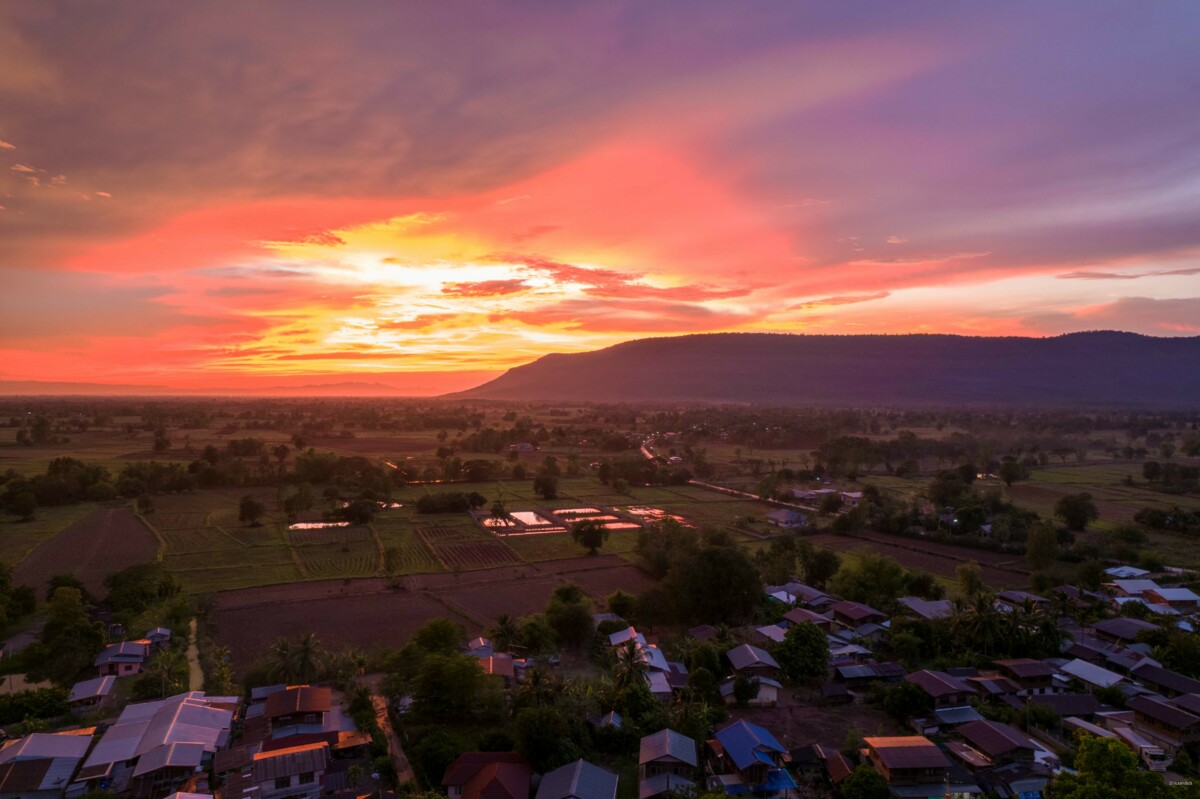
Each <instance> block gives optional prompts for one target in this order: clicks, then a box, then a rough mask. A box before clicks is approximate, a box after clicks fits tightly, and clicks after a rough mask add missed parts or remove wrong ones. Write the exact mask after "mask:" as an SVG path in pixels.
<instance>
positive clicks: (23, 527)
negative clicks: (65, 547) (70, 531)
mask: <svg viewBox="0 0 1200 799" xmlns="http://www.w3.org/2000/svg"><path fill="white" fill-rule="evenodd" d="M95 507H96V506H95V505H92V504H90V503H88V504H82V505H64V506H62V507H56V508H38V510H37V514H36V515H35V516H34V518H33V520H32V521H28V522H18V521H9V520H6V521H5V522H3V523H0V553H3V560H4V562H5V563H8V564H9V565H10V566H15V565H16V564H18V563H20V562H21V561H23V560H25V558H26V557H28V555H29V553H31V552H33V550H34V549H36V548H37V547H38V546H39V545H40V544H42V543H43V542H45V541H47V540H49V539H51V538H53V537H54V536H56V535H58V534H59V533H60V532H62V531H63V530H64V529H66V528H67V527H69V526H70V525H72V524H74V523H75V522H78V521H79V520H80V519H83V518H84V517H85V516H87V515H88V514H89V513H91V512H92V511H93V510H94V509H95Z"/></svg>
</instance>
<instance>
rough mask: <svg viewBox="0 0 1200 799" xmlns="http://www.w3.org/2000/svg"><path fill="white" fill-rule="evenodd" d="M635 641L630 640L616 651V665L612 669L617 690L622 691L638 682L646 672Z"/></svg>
mask: <svg viewBox="0 0 1200 799" xmlns="http://www.w3.org/2000/svg"><path fill="white" fill-rule="evenodd" d="M641 655H642V653H641V651H640V650H639V649H638V645H637V641H635V640H633V639H632V638H631V639H629V640H628V641H626V642H625V643H624V644H622V645H621V646H620V648H619V649H617V663H616V665H615V666H614V667H613V682H614V683H615V684H616V687H617V690H618V691H620V690H623V689H625V688H628V687H629V686H630V685H633V683H634V681H635V680H640V679H641V678H642V675H643V674H644V673H645V672H646V661H644V660H642V657H641Z"/></svg>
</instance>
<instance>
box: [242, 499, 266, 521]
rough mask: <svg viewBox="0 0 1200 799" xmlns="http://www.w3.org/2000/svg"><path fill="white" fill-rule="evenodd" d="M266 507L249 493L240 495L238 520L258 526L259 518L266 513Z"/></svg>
mask: <svg viewBox="0 0 1200 799" xmlns="http://www.w3.org/2000/svg"><path fill="white" fill-rule="evenodd" d="M266 511H267V508H266V506H265V505H263V504H262V503H261V502H259V501H258V500H257V499H255V498H254V497H253V496H251V495H250V494H247V495H246V496H244V497H242V500H241V502H239V503H238V521H239V522H246V523H247V524H248V525H250V526H251V527H258V525H259V520H260V519H262V515H263V514H264V513H266Z"/></svg>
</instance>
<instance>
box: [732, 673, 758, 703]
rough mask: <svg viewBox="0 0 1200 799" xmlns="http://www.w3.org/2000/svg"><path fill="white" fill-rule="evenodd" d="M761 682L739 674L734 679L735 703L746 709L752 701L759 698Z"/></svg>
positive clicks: (755, 678)
mask: <svg viewBox="0 0 1200 799" xmlns="http://www.w3.org/2000/svg"><path fill="white" fill-rule="evenodd" d="M758 688H759V682H758V678H757V677H747V676H746V675H744V674H739V675H738V676H737V677H734V678H733V702H734V704H736V705H737V706H738V707H746V706H747V705H748V704H750V701H751V700H753V699H755V698H757V697H758Z"/></svg>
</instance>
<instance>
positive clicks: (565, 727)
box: [516, 706, 579, 772]
mask: <svg viewBox="0 0 1200 799" xmlns="http://www.w3.org/2000/svg"><path fill="white" fill-rule="evenodd" d="M516 733H517V734H516V739H517V740H516V743H517V751H518V752H520V753H521V754H522V755H524V756H525V759H526V760H528V761H529V762H530V764H532V765H533V767H534V769H536V770H537V771H540V772H548V771H550V770H551V769H554V768H557V767H558V766H561V765H563V764H565V763H569V762H571V761H572V760H574V759H576V758H577V757H579V749H578V747H577V746H576V745H575V744H574V742H573V741H572V739H571V728H570V725H569V723H568V721H567V719H566V718H565V717H564V716H563V714H562V712H561V711H560V710H559V709H558V708H556V707H547V706H543V707H527V708H525V709H524V710H521V711H520V712H518V713H517V717H516Z"/></svg>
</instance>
